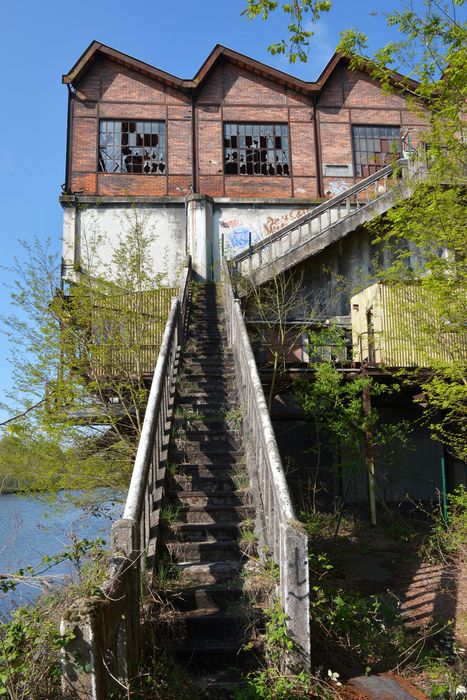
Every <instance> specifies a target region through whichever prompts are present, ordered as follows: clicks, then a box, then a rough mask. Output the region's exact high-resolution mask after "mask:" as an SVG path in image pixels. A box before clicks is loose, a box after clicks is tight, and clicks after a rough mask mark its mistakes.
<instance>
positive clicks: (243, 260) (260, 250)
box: [229, 158, 409, 275]
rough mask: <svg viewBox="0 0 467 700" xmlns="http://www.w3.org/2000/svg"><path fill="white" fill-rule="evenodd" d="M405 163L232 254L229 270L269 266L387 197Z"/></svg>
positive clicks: (386, 169)
mask: <svg viewBox="0 0 467 700" xmlns="http://www.w3.org/2000/svg"><path fill="white" fill-rule="evenodd" d="M407 165H408V161H407V160H405V159H403V158H402V159H400V160H398V161H397V162H396V163H395V164H394V165H387V166H386V167H384V168H382V169H381V170H378V171H377V172H376V173H374V174H373V175H370V176H369V177H367V178H365V179H364V180H361V181H360V182H358V183H357V184H356V185H353V186H352V187H349V189H347V190H345V191H344V192H342V193H341V194H338V195H336V196H335V197H332V198H331V199H329V200H327V201H326V202H323V203H322V204H320V205H319V206H317V207H315V208H314V209H312V210H311V211H310V212H308V213H307V214H304V215H303V216H301V217H300V218H299V219H296V220H295V221H293V222H292V223H291V224H288V225H287V226H284V228H282V229H280V230H279V231H276V232H275V233H273V234H271V235H270V236H267V237H266V238H264V239H263V240H261V241H258V242H257V243H255V244H254V245H252V246H250V247H248V248H247V249H246V250H244V251H242V252H241V253H238V254H237V255H235V256H234V257H233V258H231V260H230V261H229V265H230V269H231V270H232V272H233V273H234V274H236V275H249V274H251V273H252V272H254V271H255V270H258V269H260V268H261V267H262V266H266V265H272V264H273V263H274V262H275V261H276V260H278V259H279V258H280V257H281V256H283V255H285V254H286V253H289V252H291V251H294V250H297V249H299V248H300V247H301V246H302V245H304V244H306V243H308V242H309V241H311V240H313V239H315V238H318V237H319V236H321V235H322V234H324V233H325V232H326V231H328V230H329V229H330V228H331V227H332V226H335V225H336V224H338V223H339V222H341V221H344V220H345V219H348V218H349V217H351V216H353V215H354V214H355V213H356V212H361V211H362V209H364V208H365V207H368V206H369V205H371V204H374V203H375V202H377V201H380V200H382V199H384V198H386V197H389V196H390V195H391V194H393V191H394V187H393V186H391V183H392V182H394V183H397V182H399V180H396V179H393V178H392V176H393V175H395V174H396V173H397V174H400V176H401V178H402V180H403V181H405V180H406V179H407V174H408V172H409V168H408V167H407Z"/></svg>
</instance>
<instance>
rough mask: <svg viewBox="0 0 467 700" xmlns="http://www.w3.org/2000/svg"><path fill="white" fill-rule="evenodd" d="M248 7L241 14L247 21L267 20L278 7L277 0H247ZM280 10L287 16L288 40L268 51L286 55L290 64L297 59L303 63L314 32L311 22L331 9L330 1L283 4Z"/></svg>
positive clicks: (304, 1)
mask: <svg viewBox="0 0 467 700" xmlns="http://www.w3.org/2000/svg"><path fill="white" fill-rule="evenodd" d="M247 2H248V6H247V8H246V9H245V10H244V11H243V13H242V14H244V15H246V16H247V17H248V18H249V19H254V18H255V17H258V16H261V17H262V19H268V17H269V15H270V14H271V12H274V11H275V10H277V8H278V7H279V2H278V1H277V0H247ZM280 8H281V9H282V11H283V12H284V13H285V14H286V15H287V16H288V18H289V24H288V25H287V31H288V33H289V40H288V41H285V40H284V39H281V40H280V41H279V42H277V43H275V44H271V45H270V46H269V47H268V51H270V52H271V53H272V54H273V55H274V54H285V55H287V57H288V59H289V61H290V63H295V62H296V60H297V58H298V59H299V60H300V61H302V62H303V63H305V62H306V61H307V58H308V57H307V49H308V46H309V41H310V38H311V37H312V36H313V34H314V32H313V31H312V30H311V29H310V28H309V27H310V25H311V24H312V23H313V22H316V21H318V20H319V18H320V17H321V15H322V14H323V13H324V12H329V10H330V9H331V1H330V0H300V2H290V3H289V2H286V3H285V2H284V3H281V5H280Z"/></svg>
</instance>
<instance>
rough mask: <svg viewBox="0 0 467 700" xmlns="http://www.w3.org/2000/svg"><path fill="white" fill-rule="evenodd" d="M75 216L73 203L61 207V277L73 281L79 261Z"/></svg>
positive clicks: (75, 211)
mask: <svg viewBox="0 0 467 700" xmlns="http://www.w3.org/2000/svg"><path fill="white" fill-rule="evenodd" d="M77 216H78V214H77V210H76V206H75V205H71V206H65V207H64V208H63V236H62V278H63V279H66V280H73V281H74V280H75V278H76V267H77V263H78V262H79V261H78V257H79V253H78V242H77V240H76V237H77V236H76V230H77Z"/></svg>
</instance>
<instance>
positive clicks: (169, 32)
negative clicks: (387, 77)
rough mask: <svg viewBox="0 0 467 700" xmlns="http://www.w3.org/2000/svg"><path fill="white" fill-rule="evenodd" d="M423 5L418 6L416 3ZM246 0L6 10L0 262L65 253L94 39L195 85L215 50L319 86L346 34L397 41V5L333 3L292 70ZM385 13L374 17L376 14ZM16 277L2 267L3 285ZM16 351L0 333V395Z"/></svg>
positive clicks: (4, 305) (26, 0)
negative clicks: (87, 58) (68, 166)
mask: <svg viewBox="0 0 467 700" xmlns="http://www.w3.org/2000/svg"><path fill="white" fill-rule="evenodd" d="M416 4H421V2H419V0H416ZM245 5H246V0H229V1H228V2H226V1H225V0H198V2H193V1H192V0H172V2H160V0H159V1H158V0H137V1H136V2H135V3H133V2H128V0H125V1H123V0H97V1H96V0H94V1H93V2H91V1H90V0H81V1H80V2H79V3H64V2H63V0H62V1H60V2H58V0H43V1H42V2H36V1H34V2H33V1H32V0H23V2H17V3H13V2H11V0H10V2H9V3H8V4H5V5H4V7H3V11H2V15H3V16H2V27H1V29H0V34H1V41H0V58H1V63H0V64H1V66H2V79H1V80H2V86H1V87H2V96H3V109H2V110H0V127H1V133H2V137H3V144H2V149H1V151H0V164H1V167H0V204H1V211H2V216H1V219H0V265H2V266H7V267H8V266H10V265H11V264H12V261H13V258H14V257H15V256H16V255H17V256H21V248H20V247H19V245H18V242H17V241H18V239H23V240H26V241H32V240H33V239H34V237H38V238H39V239H42V240H45V239H46V238H47V237H50V238H51V239H52V241H53V247H54V249H55V250H57V251H58V250H59V246H60V236H61V208H60V205H59V203H58V196H59V193H60V185H61V184H62V182H63V181H64V172H65V134H66V105H67V95H66V93H67V90H66V87H65V86H64V85H62V84H61V75H62V73H65V72H67V71H68V70H69V69H70V68H71V66H72V65H73V64H74V63H75V61H76V60H77V58H78V57H79V56H80V55H81V53H82V52H83V51H84V50H85V49H86V47H87V46H88V45H89V43H90V42H91V41H92V40H93V39H97V40H98V41H101V42H103V43H105V44H108V45H110V46H112V47H114V48H117V49H119V50H120V51H123V52H125V53H128V54H130V55H132V56H135V57H136V58H139V59H141V60H143V61H146V62H148V63H151V64H153V65H155V66H157V67H159V68H162V69H163V70H166V71H168V72H170V73H174V74H176V75H178V76H180V77H184V78H191V77H192V76H193V75H194V73H195V72H196V70H197V69H198V68H199V66H200V65H201V63H202V62H203V61H204V59H205V58H206V56H207V55H208V53H209V52H210V51H211V50H212V48H213V47H214V46H215V44H217V43H220V44H223V45H225V46H228V47H230V48H232V49H235V50H237V51H240V52H242V53H246V54H248V55H250V56H252V57H253V58H256V59H258V60H260V61H263V62H265V63H268V64H270V65H272V66H275V67H277V68H280V69H281V70H285V71H288V72H290V73H292V74H294V75H296V76H298V77H300V78H303V79H305V80H315V79H316V78H317V77H318V75H319V73H320V71H321V70H322V68H323V67H324V66H325V64H326V63H327V61H328V60H329V58H330V57H331V55H332V53H333V51H334V48H335V46H336V44H337V42H338V40H339V32H340V31H342V30H343V29H346V28H349V27H355V28H358V29H359V30H360V31H364V32H366V33H367V34H368V36H369V38H370V48H371V49H373V50H374V49H376V48H378V47H379V46H380V45H381V44H383V43H385V41H386V40H388V39H389V38H391V37H390V36H389V34H388V31H387V29H386V26H385V19H384V16H383V15H382V14H381V12H383V11H384V12H389V11H391V10H392V9H393V8H394V7H398V6H400V3H398V2H397V0H394V2H391V1H388V2H386V1H384V2H381V0H357V2H349V0H334V2H333V9H332V11H331V12H330V13H329V14H326V15H324V18H323V20H322V21H321V22H320V24H319V25H318V26H317V27H316V36H315V38H314V40H312V46H311V49H310V53H309V62H308V63H307V64H300V65H298V64H297V65H295V66H290V65H289V64H288V62H287V60H286V59H285V58H284V57H278V56H276V57H273V56H271V55H270V54H268V52H267V46H268V44H270V43H272V42H274V41H277V40H279V39H280V38H281V37H284V36H285V35H286V30H285V24H286V23H285V19H284V17H283V16H281V15H280V14H279V13H275V14H276V15H277V16H272V18H271V20H270V21H269V22H266V23H265V22H262V21H260V20H256V21H253V22H251V21H248V20H247V19H246V18H245V17H241V11H242V10H243V9H244V7H245ZM374 11H376V12H379V13H380V14H377V15H376V16H372V12H374ZM8 282H11V276H10V275H9V274H8V273H7V272H6V271H5V270H4V269H0V283H8ZM8 298H9V294H8V292H7V291H6V290H5V289H4V288H3V286H2V287H0V313H8V308H9V307H8ZM9 350H11V347H9V346H8V342H7V339H6V338H5V337H4V336H3V334H0V367H1V371H0V396H1V395H3V393H4V391H5V389H6V388H7V387H8V386H10V384H11V378H10V377H11V368H10V366H9V364H8V361H7V357H8V354H9ZM1 419H2V414H0V420H1Z"/></svg>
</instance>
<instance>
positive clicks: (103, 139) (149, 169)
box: [99, 119, 166, 175]
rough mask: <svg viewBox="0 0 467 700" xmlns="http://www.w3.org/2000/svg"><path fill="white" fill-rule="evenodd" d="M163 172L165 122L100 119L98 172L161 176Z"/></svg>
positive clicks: (164, 160) (164, 166)
mask: <svg viewBox="0 0 467 700" xmlns="http://www.w3.org/2000/svg"><path fill="white" fill-rule="evenodd" d="M165 170H166V148H165V122H136V121H135V122H133V121H117V120H114V119H113V120H104V119H102V120H101V122H100V125H99V171H100V172H101V173H141V174H143V175H160V174H161V173H164V172H165Z"/></svg>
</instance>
